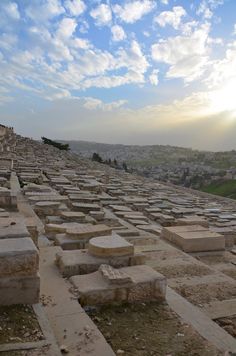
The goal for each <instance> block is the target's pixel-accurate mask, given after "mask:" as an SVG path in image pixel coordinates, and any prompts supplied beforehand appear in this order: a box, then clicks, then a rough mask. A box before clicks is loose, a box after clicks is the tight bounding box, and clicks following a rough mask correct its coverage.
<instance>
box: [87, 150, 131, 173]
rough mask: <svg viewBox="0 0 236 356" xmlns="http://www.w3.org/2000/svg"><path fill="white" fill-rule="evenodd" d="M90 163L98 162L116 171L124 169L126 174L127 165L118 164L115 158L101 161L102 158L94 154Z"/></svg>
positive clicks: (123, 163)
mask: <svg viewBox="0 0 236 356" xmlns="http://www.w3.org/2000/svg"><path fill="white" fill-rule="evenodd" d="M92 161H95V162H98V163H103V164H107V165H108V166H110V167H113V168H116V169H124V170H125V171H126V172H128V167H127V164H126V163H125V162H122V163H120V162H118V161H117V160H116V159H115V158H114V159H113V160H111V159H110V158H109V159H106V160H104V159H102V157H101V156H100V155H99V154H98V153H96V152H94V153H93V155H92Z"/></svg>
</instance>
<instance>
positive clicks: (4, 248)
mask: <svg viewBox="0 0 236 356" xmlns="http://www.w3.org/2000/svg"><path fill="white" fill-rule="evenodd" d="M38 267H39V256H38V250H37V248H36V247H35V245H34V243H33V241H32V240H31V239H30V238H28V237H26V238H20V239H18V238H16V239H14V238H12V239H3V240H0V278H2V277H6V276H27V275H33V274H36V273H37V271H38Z"/></svg>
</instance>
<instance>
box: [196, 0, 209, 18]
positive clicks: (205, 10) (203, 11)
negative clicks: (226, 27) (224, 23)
mask: <svg viewBox="0 0 236 356" xmlns="http://www.w3.org/2000/svg"><path fill="white" fill-rule="evenodd" d="M209 6H210V4H209V3H207V1H206V0H204V1H202V2H201V3H200V5H199V8H198V10H197V15H203V17H204V18H205V19H210V18H212V16H213V12H212V11H211V9H210V7H209Z"/></svg>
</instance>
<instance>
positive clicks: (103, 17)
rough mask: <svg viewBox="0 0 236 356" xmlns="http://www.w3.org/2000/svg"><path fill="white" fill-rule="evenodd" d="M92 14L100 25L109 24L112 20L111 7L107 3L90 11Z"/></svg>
mask: <svg viewBox="0 0 236 356" xmlns="http://www.w3.org/2000/svg"><path fill="white" fill-rule="evenodd" d="M90 16H91V17H92V18H93V19H94V20H95V22H96V23H97V25H99V26H104V25H109V24H110V22H111V20H112V12H111V8H110V6H109V5H107V4H100V5H98V6H97V7H96V8H95V9H92V10H91V11H90Z"/></svg>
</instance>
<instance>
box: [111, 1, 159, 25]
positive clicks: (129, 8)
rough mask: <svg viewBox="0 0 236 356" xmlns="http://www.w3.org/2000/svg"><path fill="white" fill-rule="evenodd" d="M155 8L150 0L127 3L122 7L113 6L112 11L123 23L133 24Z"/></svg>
mask: <svg viewBox="0 0 236 356" xmlns="http://www.w3.org/2000/svg"><path fill="white" fill-rule="evenodd" d="M154 8H155V2H154V1H151V0H143V1H129V2H127V3H125V4H124V5H123V6H121V5H118V4H115V5H114V6H113V11H114V13H115V14H116V16H117V17H118V18H119V19H120V20H121V21H123V22H126V23H134V22H136V21H138V20H140V19H141V18H142V17H143V16H144V15H146V14H148V13H149V12H150V11H152V10H153V9H154Z"/></svg>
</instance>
